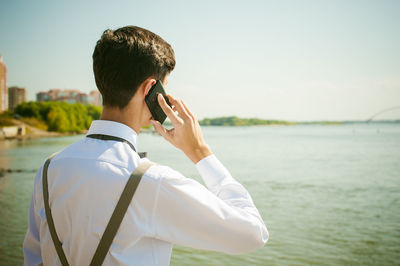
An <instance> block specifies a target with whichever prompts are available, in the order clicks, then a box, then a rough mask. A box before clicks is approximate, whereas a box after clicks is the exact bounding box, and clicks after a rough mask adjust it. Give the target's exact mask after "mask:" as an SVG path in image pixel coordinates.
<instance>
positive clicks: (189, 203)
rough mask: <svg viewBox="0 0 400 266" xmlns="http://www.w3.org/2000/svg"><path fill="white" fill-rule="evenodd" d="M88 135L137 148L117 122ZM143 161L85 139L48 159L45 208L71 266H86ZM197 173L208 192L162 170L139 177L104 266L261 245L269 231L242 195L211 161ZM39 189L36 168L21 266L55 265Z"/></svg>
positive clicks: (163, 261)
mask: <svg viewBox="0 0 400 266" xmlns="http://www.w3.org/2000/svg"><path fill="white" fill-rule="evenodd" d="M89 134H106V135H112V136H116V137H120V138H123V139H125V140H127V141H128V142H129V143H131V144H132V145H133V146H134V147H137V143H136V137H137V136H136V133H135V131H133V130H132V129H131V128H129V127H127V126H126V125H123V124H120V123H116V122H111V121H101V120H100V121H94V122H93V123H92V126H91V128H90V130H89V132H88V135H89ZM136 149H137V148H136ZM142 160H147V159H141V158H140V157H139V156H138V154H137V153H136V152H135V151H134V150H133V149H132V148H131V147H130V146H129V145H128V144H127V143H123V142H117V141H104V140H98V139H92V138H87V137H86V138H84V139H82V140H80V141H78V142H77V143H74V144H72V145H71V146H69V147H67V148H66V149H64V150H63V151H61V152H60V153H59V154H57V155H56V156H55V157H54V158H53V160H52V161H51V164H50V167H49V169H48V178H49V186H48V187H49V195H50V197H49V201H50V207H51V209H52V214H53V219H54V223H55V228H56V231H57V234H58V237H59V238H60V241H61V242H62V244H63V250H64V252H65V254H66V257H67V259H68V262H69V263H70V264H71V265H89V263H90V261H91V259H92V256H93V254H94V252H95V250H96V247H97V245H98V243H99V240H100V238H101V236H102V234H103V232H104V229H105V227H106V226H107V223H108V221H109V219H110V217H111V214H112V212H113V211H114V208H115V205H116V203H117V202H118V200H119V197H120V194H121V192H122V190H123V188H124V186H125V184H126V182H127V180H128V178H129V176H130V174H131V173H132V172H133V171H134V170H135V168H136V167H137V166H138V165H139V164H140V162H141V161H142ZM196 167H197V169H198V170H199V173H200V174H201V176H202V177H203V179H204V181H205V183H206V185H207V186H208V188H209V189H210V190H207V189H206V188H205V187H204V186H202V185H201V184H199V183H198V182H196V181H194V180H192V179H188V178H185V177H183V176H182V175H181V174H180V173H178V172H176V171H174V170H172V169H171V168H169V167H165V166H160V165H155V166H152V167H151V168H150V169H149V170H148V171H147V172H146V174H145V175H144V176H143V178H142V180H141V182H140V183H139V186H138V189H137V190H136V193H135V195H134V197H133V200H132V202H131V204H130V206H129V208H128V210H127V212H126V214H125V217H124V219H123V221H122V223H121V226H120V228H119V230H118V233H117V235H116V237H115V238H114V241H113V244H112V245H111V247H110V250H109V253H108V254H107V256H106V258H105V261H104V265H128V264H135V265H168V264H169V260H170V255H171V251H172V244H173V243H177V244H181V245H185V246H189V247H193V248H200V249H209V250H216V251H222V252H227V253H232V254H237V253H244V252H248V251H251V250H255V249H257V248H259V247H261V246H262V245H264V243H265V242H266V240H267V238H268V232H267V230H266V228H265V225H264V223H263V221H262V219H261V217H260V216H259V214H258V211H257V209H256V208H255V207H254V205H253V203H252V200H251V198H250V196H249V194H248V193H247V191H246V190H245V189H244V188H243V187H242V186H241V185H240V184H239V183H237V182H236V181H235V180H234V179H233V178H232V177H231V176H230V174H229V172H228V171H227V170H226V169H225V168H224V167H223V166H222V164H220V163H219V161H218V159H217V158H216V157H215V156H214V155H212V156H209V157H207V158H204V159H203V160H201V161H200V162H198V163H197V164H196ZM41 182H42V169H40V170H39V171H38V175H37V177H36V179H35V187H34V192H33V198H32V203H31V210H30V224H29V230H28V233H27V236H26V238H25V242H24V253H25V258H26V261H25V262H26V264H29V265H30V264H36V263H40V262H41V261H43V263H44V264H45V265H56V264H59V259H58V256H57V253H56V251H55V248H54V244H53V242H52V239H51V237H50V232H49V229H48V225H47V222H46V216H45V212H44V204H43V196H42V195H43V194H42V183H41ZM213 193H214V194H213ZM39 240H40V246H38V243H39ZM28 262H29V263H28Z"/></svg>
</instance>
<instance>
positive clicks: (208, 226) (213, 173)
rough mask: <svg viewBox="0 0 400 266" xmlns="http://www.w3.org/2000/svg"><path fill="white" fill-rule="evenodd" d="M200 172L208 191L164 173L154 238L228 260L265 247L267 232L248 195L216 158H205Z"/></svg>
mask: <svg viewBox="0 0 400 266" xmlns="http://www.w3.org/2000/svg"><path fill="white" fill-rule="evenodd" d="M196 167H197V169H198V171H199V173H200V174H201V176H202V177H203V180H204V181H205V183H206V185H207V187H208V189H207V188H206V187H204V186H203V185H201V184H200V183H198V182H197V181H195V180H193V179H189V178H185V177H183V176H182V175H181V174H180V173H178V172H176V171H174V170H172V169H171V168H167V169H166V170H165V171H163V172H162V173H160V176H162V178H161V180H160V185H159V189H158V193H156V195H155V200H156V201H155V202H156V203H155V209H154V217H153V223H152V224H153V230H154V236H155V237H156V238H158V239H161V240H164V241H168V242H172V243H175V244H179V245H183V246H188V247H192V248H198V249H205V250H213V251H219V252H224V253H228V254H242V253H247V252H251V251H255V250H257V249H259V248H261V247H263V246H264V244H265V243H266V242H267V240H268V231H267V228H266V226H265V224H264V222H263V220H262V218H261V216H260V214H259V212H258V210H257V208H256V207H255V206H254V203H253V201H252V199H251V197H250V195H249V193H248V192H247V190H246V189H245V188H244V187H243V186H242V185H241V184H239V183H238V182H237V181H236V180H234V179H233V178H232V176H231V175H230V174H229V172H228V171H227V170H226V168H225V167H224V166H223V165H222V164H221V163H220V162H219V160H218V159H217V158H216V157H215V156H214V155H210V156H208V157H206V158H203V159H202V160H200V161H199V162H198V163H197V164H196Z"/></svg>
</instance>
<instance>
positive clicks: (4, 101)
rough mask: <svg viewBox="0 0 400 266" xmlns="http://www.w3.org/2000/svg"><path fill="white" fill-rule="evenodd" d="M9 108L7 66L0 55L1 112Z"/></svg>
mask: <svg viewBox="0 0 400 266" xmlns="http://www.w3.org/2000/svg"><path fill="white" fill-rule="evenodd" d="M7 110H8V89H7V66H6V64H4V62H3V56H1V55H0V113H1V112H4V111H7Z"/></svg>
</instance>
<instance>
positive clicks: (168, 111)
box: [157, 93, 179, 125]
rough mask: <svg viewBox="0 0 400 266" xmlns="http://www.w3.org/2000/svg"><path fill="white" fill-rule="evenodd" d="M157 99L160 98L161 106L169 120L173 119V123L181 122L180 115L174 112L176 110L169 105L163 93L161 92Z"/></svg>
mask: <svg viewBox="0 0 400 266" xmlns="http://www.w3.org/2000/svg"><path fill="white" fill-rule="evenodd" d="M157 99H158V103H159V104H160V106H161V109H162V110H163V111H164V113H165V114H166V115H167V116H168V118H169V120H171V123H172V125H174V124H176V123H179V118H178V116H177V115H176V114H175V113H174V111H173V110H172V109H171V107H169V105H168V104H167V102H166V101H165V99H164V97H163V96H162V94H161V93H159V94H158V95H157Z"/></svg>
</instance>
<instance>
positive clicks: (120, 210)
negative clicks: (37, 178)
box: [42, 154, 153, 266]
mask: <svg viewBox="0 0 400 266" xmlns="http://www.w3.org/2000/svg"><path fill="white" fill-rule="evenodd" d="M54 155H55V154H53V155H52V156H51V157H50V158H49V159H47V161H46V163H45V165H44V168H43V182H42V183H43V199H44V206H45V212H46V218H47V223H48V225H49V229H50V234H51V238H52V239H53V242H54V246H55V248H56V251H57V254H58V257H59V258H60V261H61V264H62V265H63V266H66V265H69V264H68V261H67V258H66V257H65V253H64V251H63V249H62V244H61V242H60V240H59V238H58V236H57V233H56V229H55V226H54V221H53V217H52V215H51V210H50V206H49V191H48V182H47V170H48V167H49V164H50V161H51V159H52V158H53V157H54ZM152 165H153V163H152V162H148V161H147V162H143V163H141V164H139V166H137V167H136V169H135V171H133V173H132V174H131V176H130V177H129V179H128V182H127V183H126V185H125V188H124V190H123V191H122V194H121V196H120V198H119V200H118V203H117V206H116V207H115V209H114V212H113V214H112V215H111V218H110V220H109V222H108V224H107V227H106V229H105V230H104V233H103V236H102V237H101V239H100V242H99V245H98V246H97V249H96V252H95V254H94V256H93V258H92V261H91V262H90V265H91V266H97V265H102V264H103V261H104V259H105V257H106V255H107V253H108V250H109V248H110V246H111V244H112V242H113V240H114V237H115V235H116V234H117V231H118V228H119V226H120V225H121V222H122V219H123V218H124V216H125V213H126V211H127V209H128V207H129V204H130V202H131V201H132V197H133V195H134V194H135V191H136V188H137V186H138V185H139V182H140V180H141V179H142V176H143V175H144V173H145V172H146V171H147V169H149V168H150V167H151V166H152Z"/></svg>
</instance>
